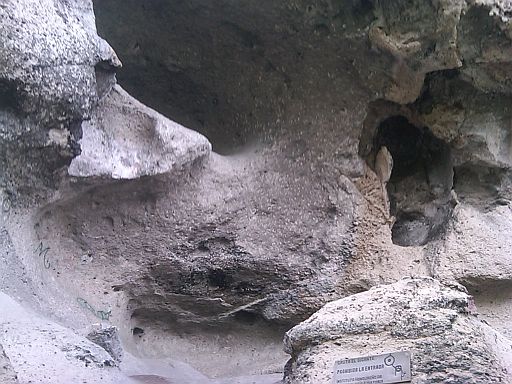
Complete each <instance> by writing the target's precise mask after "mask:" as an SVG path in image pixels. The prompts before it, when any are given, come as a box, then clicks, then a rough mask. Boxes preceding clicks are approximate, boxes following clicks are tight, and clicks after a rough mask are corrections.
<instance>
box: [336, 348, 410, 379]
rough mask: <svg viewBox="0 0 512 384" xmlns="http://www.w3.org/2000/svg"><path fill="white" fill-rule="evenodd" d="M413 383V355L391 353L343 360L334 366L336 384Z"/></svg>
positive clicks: (405, 352)
mask: <svg viewBox="0 0 512 384" xmlns="http://www.w3.org/2000/svg"><path fill="white" fill-rule="evenodd" d="M408 381H411V353H410V352H407V351H403V352H391V353H385V354H382V355H375V356H363V357H355V358H352V359H349V358H347V359H342V360H338V361H336V363H335V364H334V384H394V383H406V382H408Z"/></svg>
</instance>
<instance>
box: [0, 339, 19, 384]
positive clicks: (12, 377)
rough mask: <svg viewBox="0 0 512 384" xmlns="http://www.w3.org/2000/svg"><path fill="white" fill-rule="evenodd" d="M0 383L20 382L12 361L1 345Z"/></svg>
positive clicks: (11, 383)
mask: <svg viewBox="0 0 512 384" xmlns="http://www.w3.org/2000/svg"><path fill="white" fill-rule="evenodd" d="M0 383H2V384H18V378H17V376H16V373H15V372H14V369H13V368H12V365H11V361H10V360H9V358H8V357H7V355H6V354H5V352H4V349H3V348H2V346H1V345H0Z"/></svg>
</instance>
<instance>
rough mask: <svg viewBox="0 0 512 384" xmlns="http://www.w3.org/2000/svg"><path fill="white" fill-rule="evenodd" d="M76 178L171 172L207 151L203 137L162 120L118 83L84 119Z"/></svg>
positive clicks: (73, 172)
mask: <svg viewBox="0 0 512 384" xmlns="http://www.w3.org/2000/svg"><path fill="white" fill-rule="evenodd" d="M82 131H83V136H82V139H81V140H80V141H79V144H80V148H81V154H80V155H79V156H78V157H76V158H74V159H73V160H72V162H71V165H70V166H69V171H68V172H69V174H70V175H71V176H77V177H92V176H100V177H106V178H113V179H135V178H139V177H142V176H152V175H157V174H162V173H167V172H170V171H173V170H174V169H176V168H180V167H183V166H184V165H187V164H190V163H192V162H193V161H195V160H197V159H198V158H201V157H205V156H207V155H208V154H209V153H210V150H211V145H210V143H209V142H208V140H206V139H205V138H204V137H203V136H201V135H200V134H198V133H197V132H194V131H191V130H189V129H187V128H185V127H182V126H180V125H179V124H176V123H175V122H173V121H170V120H168V119H166V118H165V117H164V116H162V115H160V114H158V113H157V112H155V111H153V110H151V109H150V108H147V107H146V106H145V105H143V104H141V103H139V102H138V101H137V100H135V99H134V98H133V97H131V96H130V95H128V94H127V93H126V92H125V91H124V90H123V89H122V88H121V87H119V86H116V87H115V88H114V89H113V90H112V91H111V92H110V93H109V94H108V95H106V96H105V97H104V98H103V100H101V101H100V103H99V105H98V108H96V109H95V111H94V114H93V116H92V117H91V119H90V120H89V121H87V122H84V123H83V124H82Z"/></svg>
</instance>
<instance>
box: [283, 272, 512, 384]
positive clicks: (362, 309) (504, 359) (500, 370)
mask: <svg viewBox="0 0 512 384" xmlns="http://www.w3.org/2000/svg"><path fill="white" fill-rule="evenodd" d="M475 309H476V307H475V306H474V303H473V302H472V299H471V297H470V296H468V295H467V294H466V293H465V292H464V291H463V287H462V286H458V287H447V286H444V285H442V284H441V283H439V282H438V281H436V280H433V279H430V278H416V279H404V280H400V281H398V282H397V283H395V284H391V285H386V286H379V287H375V288H372V289H370V290H369V291H368V292H363V293H359V294H356V295H354V296H349V297H346V298H344V299H341V300H337V301H334V302H331V303H329V304H327V305H325V306H324V307H323V308H322V309H321V310H320V311H318V312H317V313H315V314H314V315H313V316H311V317H310V318H309V319H308V320H306V321H304V322H302V323H300V324H299V325H297V326H295V327H294V328H293V329H291V330H290V331H288V332H287V334H286V336H285V348H286V351H287V352H288V353H290V354H291V356H292V358H291V360H290V361H289V362H288V365H287V372H286V377H285V382H286V383H297V384H298V383H301V384H307V383H315V384H322V383H331V382H332V376H333V367H334V362H335V361H336V360H339V359H343V358H352V357H359V356H366V355H375V354H381V353H386V352H394V351H399V350H407V351H410V352H411V353H412V377H413V380H412V383H446V382H454V383H510V382H512V378H511V377H510V369H511V368H512V353H511V351H510V350H509V349H508V348H506V349H500V348H503V347H506V345H507V344H509V341H508V340H506V339H504V338H503V336H501V335H500V334H498V333H496V332H495V331H492V330H490V328H489V327H488V326H486V325H485V324H483V323H481V322H480V321H479V320H478V318H477V317H476V314H475V313H474V310H475Z"/></svg>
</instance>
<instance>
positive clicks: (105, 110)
mask: <svg viewBox="0 0 512 384" xmlns="http://www.w3.org/2000/svg"><path fill="white" fill-rule="evenodd" d="M95 11H96V13H97V16H98V22H99V27H100V31H101V33H102V34H103V35H104V36H103V37H105V38H106V39H108V41H109V42H110V43H111V44H112V45H113V46H114V47H115V48H116V50H117V51H118V53H119V54H120V57H121V58H122V59H123V63H124V64H125V65H124V69H122V70H121V69H120V62H119V60H118V59H117V57H116V55H115V54H114V53H113V51H112V49H111V48H110V47H109V45H108V44H106V43H105V41H104V40H102V39H100V38H99V37H98V36H97V35H96V31H95V26H94V16H93V13H92V5H91V2H90V1H85V0H84V1H78V0H77V1H74V0H71V1H68V0H56V1H50V0H44V1H39V2H36V1H32V0H27V1H18V2H15V1H13V0H12V1H9V0H4V1H3V2H1V1H0V17H1V19H0V21H1V23H0V29H1V32H2V34H0V53H2V55H1V56H0V178H1V185H2V193H1V199H2V201H1V202H2V224H4V223H5V231H4V232H2V235H1V239H2V245H1V247H2V252H1V254H0V256H1V257H2V260H6V261H7V262H6V263H2V264H1V265H0V272H1V277H0V289H1V290H5V291H6V292H8V293H9V295H15V298H16V299H17V300H20V299H23V302H24V305H27V306H28V305H31V306H34V307H35V308H37V309H38V310H39V311H41V312H44V313H45V314H46V315H47V316H54V317H56V318H58V319H59V321H61V322H62V323H63V324H66V325H68V326H69V327H70V328H73V329H90V324H91V322H92V323H94V322H98V321H103V322H107V321H108V322H111V323H112V324H113V325H115V326H117V327H118V328H119V331H120V337H121V339H122V341H123V343H126V345H127V349H128V350H129V351H131V352H133V353H137V354H140V355H141V356H143V357H149V358H161V357H166V356H179V358H180V359H181V360H182V361H183V362H185V363H187V364H190V365H192V366H193V367H195V368H197V369H199V370H201V372H203V373H198V372H195V371H194V372H193V374H191V376H187V380H189V381H190V382H194V381H193V380H195V379H196V378H200V379H201V380H203V379H204V381H205V382H209V381H210V380H209V379H207V378H205V377H204V374H208V375H210V376H212V377H217V378H218V380H217V381H218V382H222V381H223V380H224V379H225V378H224V377H225V376H244V378H243V379H242V378H241V379H240V380H242V381H251V380H254V379H253V377H254V376H253V375H256V374H261V373H262V372H263V373H268V374H273V373H275V372H280V370H282V365H283V363H284V357H283V354H282V351H281V346H280V343H281V338H282V334H283V332H284V331H285V329H287V328H288V327H290V326H291V325H294V324H296V323H297V322H299V321H302V320H304V319H305V318H307V317H308V316H309V315H310V314H311V313H313V312H315V311H316V310H318V309H319V308H320V307H321V306H322V305H324V304H325V303H327V302H329V301H331V300H335V299H338V298H341V297H344V296H347V295H350V294H352V293H355V292H360V291H364V290H367V289H369V288H370V287H372V286H375V285H379V284H382V283H393V282H395V281H397V279H400V278H401V277H404V276H411V275H431V276H435V277H436V278H438V279H439V280H442V281H446V282H453V281H459V282H460V283H463V284H466V285H467V286H468V288H469V289H470V291H471V293H473V294H475V297H476V302H477V305H478V306H479V307H480V308H482V310H483V312H485V313H484V314H485V319H486V320H487V321H488V322H489V323H490V324H492V325H493V326H494V327H499V328H500V329H502V330H504V331H506V330H507V328H510V326H509V325H508V324H509V321H510V320H509V319H510V318H512V316H511V313H510V305H508V303H510V300H512V293H511V292H512V290H511V289H510V287H511V285H510V279H509V272H510V271H509V268H508V264H507V263H508V259H509V256H508V254H509V252H508V250H509V249H510V248H511V247H510V240H509V236H508V235H507V233H508V230H507V228H509V227H510V223H509V219H508V210H509V207H508V206H509V204H510V201H511V200H512V195H511V193H510V192H511V188H510V171H509V169H510V167H511V165H512V156H511V152H510V145H509V144H510V143H509V141H510V140H509V136H510V121H511V119H512V114H511V108H510V105H511V100H510V69H509V66H510V55H509V50H510V20H509V16H510V4H509V3H508V2H504V1H487V0H485V1H483V0H479V1H462V0H452V1H448V0H441V1H428V0H426V1H414V2H412V3H411V1H406V0H400V1H394V2H377V1H363V0H354V1H343V2H332V1H316V2H313V3H312V2H310V1H306V0H285V1H278V2H276V1H271V0H263V1H260V2H254V1H249V0H240V1H238V0H237V1H233V0H219V1H216V2H211V1H205V0H204V1H203V0H190V1H185V2H183V1H182V2H176V1H164V0H160V1H156V0H155V1H152V2H140V1H134V0H128V1H119V0H117V1H116V0H98V1H97V2H96V4H95ZM20 25H21V26H23V27H20ZM116 70H118V71H119V72H118V73H119V77H120V79H121V85H123V87H125V88H126V89H128V90H129V91H130V93H132V94H134V95H135V96H136V97H138V98H140V99H141V100H142V101H143V102H145V103H148V104H149V105H151V106H152V107H154V108H158V110H159V111H160V112H161V113H164V114H165V115H166V116H168V117H171V118H173V120H176V121H179V122H180V123H182V124H184V125H186V126H187V127H190V128H194V129H196V130H198V131H200V132H201V133H203V134H205V135H206V136H207V137H208V138H209V140H210V141H211V142H212V144H213V147H214V150H215V151H217V152H221V153H223V154H225V156H221V155H218V154H215V153H212V154H211V156H208V153H209V152H210V148H209V144H208V141H207V140H206V139H204V138H203V137H202V136H200V135H199V134H196V133H193V132H191V131H188V130H186V129H185V128H183V127H181V126H178V125H176V124H174V123H172V122H170V121H168V120H165V119H164V118H162V117H161V116H159V115H157V113H156V112H154V111H152V110H149V109H148V108H146V107H144V106H142V105H141V104H140V103H138V102H137V101H135V100H134V99H132V98H131V97H130V96H128V95H127V94H126V93H124V92H123V91H122V90H121V89H120V88H118V87H115V86H114V85H115V71H116ZM171 136H172V137H171ZM383 146H385V147H386V148H387V149H388V150H389V154H390V155H391V159H388V160H392V161H389V164H392V167H390V169H388V170H387V171H388V172H387V173H389V172H390V173H391V174H390V175H389V180H387V183H386V185H383V184H384V183H382V182H383V179H382V178H381V179H379V178H378V177H377V175H376V174H375V172H374V169H375V170H377V167H376V162H375V160H376V157H377V154H378V153H381V150H382V147H383ZM198 158H201V159H202V158H204V160H205V161H195V159H198ZM70 163H71V166H70V167H68V166H69V164H70ZM70 174H71V175H70ZM73 175H74V176H73ZM77 176H78V177H77ZM105 179H109V180H107V182H106V181H105ZM112 179H121V180H112ZM386 179H387V177H386ZM4 235H5V236H4ZM476 239H478V241H479V243H477V240H476ZM487 239H490V240H489V241H487ZM465 250H471V251H474V256H473V254H471V255H469V256H468V255H466V254H465ZM466 263H467V264H466ZM4 272H5V273H4ZM432 289H433V288H432ZM434 291H435V289H434ZM440 291H441V293H439V295H440V297H441V298H443V297H445V296H443V295H444V294H445V293H446V292H445V291H444V288H443V289H441V288H440ZM400 292H401V293H400V294H404V295H407V294H409V293H410V292H409V291H407V290H406V289H405V288H404V290H403V291H400ZM436 292H437V291H436ZM498 294H499V295H498ZM446 295H448V294H447V293H446ZM496 295H497V296H499V297H498V300H496V298H495V296H496ZM370 298H371V294H370ZM397 300H398V299H397ZM393 305H395V304H393ZM397 308H398V307H397ZM399 308H402V307H399ZM378 309H380V310H381V311H382V314H381V318H378V319H376V320H375V321H380V320H379V319H381V320H382V319H384V318H385V317H386V316H389V314H390V313H392V311H391V310H389V311H388V309H386V308H383V307H378ZM402 309H403V310H404V311H406V312H407V308H402ZM445 309H446V308H445ZM387 311H388V312H387ZM447 311H448V310H447ZM457 311H458V310H457V309H456V310H455V312H454V313H455V315H453V313H452V312H449V311H448V312H449V313H448V312H447V313H448V314H446V313H445V312H443V311H441V312H442V314H441V318H442V319H444V317H442V316H445V315H446V316H448V317H450V316H452V315H453V316H452V317H453V318H455V319H456V321H457V324H456V325H457V327H459V328H457V329H455V328H456V327H455V326H454V328H453V329H452V328H450V327H449V326H448V325H446V324H447V323H446V322H443V326H446V327H445V328H442V329H441V328H440V329H441V330H446V332H447V335H448V336H450V335H455V334H456V332H458V330H460V329H462V330H466V329H470V330H472V331H474V332H475V338H476V339H475V340H477V341H476V344H475V345H476V346H477V347H478V348H480V345H481V344H480V341H481V340H482V337H483V336H482V332H483V331H481V329H480V328H478V327H477V326H476V325H475V323H474V322H473V321H472V320H471V318H470V317H464V315H462V313H461V312H460V311H462V309H461V310H460V311H459V312H457ZM436 313H437V312H436ZM450 313H452V315H450ZM411 316H412V319H413V320H414V321H420V320H421V319H419V320H418V318H415V317H414V316H413V315H411ZM382 321H384V320H382ZM427 323H428V322H426V324H427ZM445 323H446V324H445ZM422 324H423V323H422ZM428 324H430V323H428ZM428 324H427V325H428ZM432 324H434V323H432ZM436 324H437V323H435V324H434V325H436ZM399 325H400V324H399ZM136 327H138V328H141V329H144V333H143V334H134V333H133V329H135V328H136ZM427 329H428V328H427ZM334 331H335V330H333V332H334ZM452 331H453V332H452ZM487 331H488V332H487ZM487 331H485V332H486V333H488V334H489V335H492V331H491V330H487ZM411 332H413V331H411ZM451 332H452V333H451ZM411 334H412V333H411ZM383 335H384V336H385V337H387V336H389V335H388V334H386V333H385V332H384V331H383V332H382V333H378V334H375V335H374V336H372V337H373V339H372V345H386V340H388V339H386V338H385V337H384V342H382V340H381V339H379V338H381V337H382V336H383ZM413 336H414V335H413ZM351 337H352V336H351ZM351 337H348V338H347V340H348V341H351V342H354V343H355V344H354V345H356V346H357V345H358V344H357V342H358V339H356V338H355V337H352V338H351ZM436 337H437V336H436ZM493 337H494V336H492V337H491V340H492V338H493ZM391 339H393V338H391ZM391 339H390V340H391ZM434 339H435V338H434ZM379 340H380V342H379ZM393 340H394V339H393ZM464 340H465V339H464ZM479 340H480V341H479ZM348 341H347V342H348ZM388 341H389V340H388ZM434 341H435V342H438V341H439V338H437V339H435V340H434ZM439 342H440V341H439ZM328 343H329V342H327V344H328ZM418 343H419V342H418ZM324 344H326V343H324ZM463 344H464V343H462V344H461V345H463ZM415 345H416V347H415V348H417V350H418V351H420V352H421V353H423V355H421V354H420V355H419V356H427V355H428V354H429V352H428V351H429V349H428V348H430V347H429V346H430V344H428V343H427V344H425V345H420V344H415ZM436 345H437V344H436ZM505 345H506V344H505V341H503V340H502V338H501V336H496V340H495V346H497V347H499V348H501V347H503V346H505ZM463 346H464V345H463ZM331 347H332V348H334V349H333V351H334V350H335V348H336V345H335V344H333V345H331ZM354 348H355V347H354ZM422 348H423V349H422ZM443 348H444V347H443ZM443 348H440V349H439V351H440V353H441V352H443V351H444V349H443ZM446 348H447V347H446ZM468 348H469V347H468ZM475 348H476V347H475ZM478 348H477V349H478ZM363 349H364V348H363ZM347 350H348V349H347ZM354 351H356V350H355V349H354ZM358 351H359V350H358ZM478 351H480V349H478ZM82 352H84V351H82ZM70 353H71V352H70ZM365 353H366V352H365ZM443 353H444V352H443ZM499 355H500V356H501V355H502V354H499ZM81 356H82V357H83V358H84V359H85V360H86V361H88V362H89V363H90V364H91V365H95V364H96V363H95V362H94V361H93V360H90V359H89V357H88V356H87V353H85V352H84V353H82V354H81ZM497 356H498V355H497ZM464 361H465V360H464ZM420 363H421V362H420ZM162 364H164V363H162ZM173 364H174V363H173ZM418 364H419V363H418ZM450 364H451V360H450ZM493 364H494V363H493ZM500 364H501V363H496V364H495V365H492V364H490V365H489V367H488V370H487V372H491V373H493V372H494V371H493V369H494V368H496V367H499V366H504V365H503V364H504V363H503V364H501V365H500ZM187 367H188V366H187ZM301 367H302V366H301ZM146 368H147V367H146ZM146 368H145V369H144V370H143V371H134V372H131V375H133V376H139V377H138V379H140V380H145V379H147V380H152V379H154V380H157V379H158V378H163V379H166V380H175V381H176V380H179V378H180V375H181V378H182V379H183V378H184V377H185V376H186V374H185V373H183V372H182V371H179V370H177V371H175V372H174V373H175V375H174V376H173V374H169V372H160V371H158V372H157V371H156V370H154V371H153V372H152V371H151V369H153V368H151V367H149V368H147V369H146ZM188 368H189V367H188ZM188 368H187V369H185V370H184V372H186V371H187V370H188ZM301 369H302V368H301ZM329 369H330V368H329ZM192 371H193V370H192ZM34 372H35V371H34ZM103 372H105V371H103ZM115 372H117V371H115ZM482 372H486V371H485V370H483V371H482ZM322 374H325V372H324V373H322ZM444 374H445V375H448V374H449V372H448V373H446V372H445V373H444ZM27 375H28V374H27ZM33 375H34V377H35V375H36V373H33ZM478 375H481V374H480V373H475V374H474V377H473V378H469V379H468V380H472V379H475V378H477V377H479V376H478ZM140 376H144V377H140ZM443 377H445V376H442V377H441V376H439V377H438V376H435V377H434V378H435V379H436V380H442V378H443ZM497 377H500V376H499V375H498V376H497ZM271 379H272V377H270V376H269V377H266V378H261V380H267V381H268V380H271ZM198 380H199V379H198ZM225 380H227V381H233V380H235V381H236V380H238V379H236V378H233V379H227V378H226V379H225ZM475 380H476V379H475ZM182 382H185V381H184V380H182ZM197 382H199V381H197Z"/></svg>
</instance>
